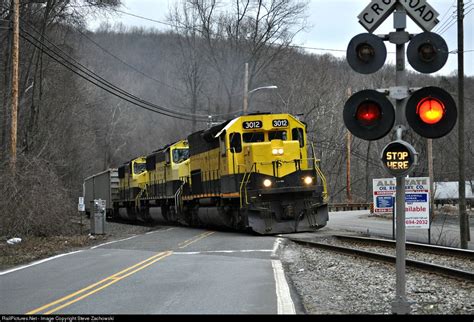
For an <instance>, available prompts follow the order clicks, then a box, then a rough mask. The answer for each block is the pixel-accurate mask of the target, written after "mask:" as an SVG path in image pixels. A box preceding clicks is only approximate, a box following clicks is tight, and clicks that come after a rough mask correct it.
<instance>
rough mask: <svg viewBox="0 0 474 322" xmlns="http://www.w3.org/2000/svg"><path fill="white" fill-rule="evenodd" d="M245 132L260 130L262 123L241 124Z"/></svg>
mask: <svg viewBox="0 0 474 322" xmlns="http://www.w3.org/2000/svg"><path fill="white" fill-rule="evenodd" d="M243 127H244V129H245V130H250V129H260V128H262V121H245V122H244V124H243Z"/></svg>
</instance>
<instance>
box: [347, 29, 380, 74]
mask: <svg viewBox="0 0 474 322" xmlns="http://www.w3.org/2000/svg"><path fill="white" fill-rule="evenodd" d="M346 58H347V62H348V63H349V65H350V66H351V68H352V69H353V70H355V71H356V72H358V73H361V74H371V73H374V72H376V71H377V70H379V69H380V68H381V67H382V66H383V64H384V63H385V59H386V58H387V48H386V47H385V44H384V43H383V40H382V39H381V38H379V37H377V36H375V35H373V34H369V33H362V34H358V35H357V36H355V37H354V38H352V39H351V41H350V42H349V45H348V46H347V51H346Z"/></svg>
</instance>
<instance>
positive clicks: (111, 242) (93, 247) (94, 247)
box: [89, 235, 140, 249]
mask: <svg viewBox="0 0 474 322" xmlns="http://www.w3.org/2000/svg"><path fill="white" fill-rule="evenodd" d="M138 236H140V235H134V236H132V237H128V238H124V239H119V240H112V241H110V242H107V243H103V244H100V245H95V246H92V247H91V248H89V249H96V248H98V247H101V246H105V245H109V244H113V243H118V242H121V241H124V240H129V239H132V238H135V237H138Z"/></svg>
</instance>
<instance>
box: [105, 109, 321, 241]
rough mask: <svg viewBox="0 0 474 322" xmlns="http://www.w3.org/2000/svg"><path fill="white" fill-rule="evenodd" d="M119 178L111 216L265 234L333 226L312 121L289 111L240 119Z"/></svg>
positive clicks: (133, 164) (131, 165) (138, 162)
mask: <svg viewBox="0 0 474 322" xmlns="http://www.w3.org/2000/svg"><path fill="white" fill-rule="evenodd" d="M309 151H311V154H310V155H308V153H309ZM118 174H119V181H120V182H119V193H118V194H117V196H118V197H117V198H116V199H115V200H112V202H111V203H110V204H111V206H112V207H113V209H112V211H111V215H112V216H120V217H122V218H127V219H133V220H134V219H139V220H143V221H148V220H151V219H152V218H153V216H152V214H153V213H161V215H162V217H163V218H164V219H165V220H167V221H170V222H175V223H181V224H184V225H190V226H216V227H227V228H232V229H238V230H253V231H255V232H257V233H259V234H276V233H291V232H300V231H312V230H316V229H319V228H321V227H324V226H325V225H326V223H327V221H328V207H327V190H326V181H325V178H324V175H323V173H322V172H321V170H320V168H319V163H318V160H317V159H316V158H315V155H314V149H313V146H312V145H311V143H309V142H308V140H307V136H306V126H305V124H304V123H302V122H301V121H299V120H298V119H297V118H296V117H294V116H292V115H290V114H269V113H260V114H249V115H244V116H240V117H236V118H234V119H232V120H229V121H226V122H224V123H222V124H219V125H217V126H214V127H211V128H209V129H207V130H202V131H198V132H195V133H192V134H191V135H189V136H188V138H187V140H182V141H178V142H176V143H173V144H170V145H167V146H165V147H163V148H162V149H159V150H157V151H154V152H153V153H151V154H150V155H148V156H146V157H140V158H137V159H134V160H132V161H130V162H128V163H127V164H125V165H123V166H122V167H120V168H119V171H118Z"/></svg>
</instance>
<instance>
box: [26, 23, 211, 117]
mask: <svg viewBox="0 0 474 322" xmlns="http://www.w3.org/2000/svg"><path fill="white" fill-rule="evenodd" d="M22 32H23V33H25V34H27V35H28V36H29V37H31V38H32V39H33V40H34V41H35V42H34V41H32V40H31V39H29V38H28V37H26V36H24V35H22V37H23V38H24V39H25V40H27V41H28V42H30V43H31V44H32V45H33V46H35V47H37V48H38V49H40V50H43V52H45V53H46V54H47V55H48V56H49V57H51V58H52V59H54V60H55V61H57V62H58V63H60V64H61V65H63V66H64V67H66V68H68V69H69V70H71V71H72V72H74V73H75V74H77V75H78V76H81V77H82V78H84V79H86V80H87V81H89V82H91V83H92V84H94V85H96V86H98V87H100V88H102V89H104V90H106V91H107V92H109V93H110V94H113V95H115V96H117V97H119V98H121V99H124V100H126V101H128V102H130V103H132V104H134V105H137V106H139V107H142V108H145V109H147V110H149V111H152V112H156V113H158V114H163V115H166V116H170V117H174V118H179V119H183V120H193V119H194V118H196V121H200V122H205V121H207V119H208V116H207V115H195V114H186V113H180V112H176V111H174V110H171V109H168V108H165V107H163V106H159V105H156V104H153V103H150V102H148V101H145V100H143V99H141V98H139V97H136V96H134V95H132V94H130V93H129V92H127V91H125V90H123V89H121V88H119V87H117V86H116V85H114V84H112V83H110V82H108V81H107V80H105V79H104V78H102V77H101V76H99V75H97V74H95V73H94V72H92V71H90V70H89V69H87V68H86V67H85V66H83V65H82V64H80V63H78V62H77V61H75V60H74V59H73V60H74V61H75V62H76V63H73V62H71V61H69V60H68V59H66V58H64V57H63V56H62V55H61V54H58V52H57V51H55V50H53V49H51V48H50V47H49V46H48V45H46V44H45V43H44V42H42V41H40V40H38V39H37V38H36V37H34V36H33V35H32V34H30V33H29V32H27V31H25V30H24V29H23V28H22ZM44 39H45V40H47V38H46V37H44ZM47 41H48V42H50V41H49V40H47ZM38 43H39V44H41V45H42V46H43V47H42V46H40V45H38ZM53 46H55V47H56V48H57V49H58V50H59V51H61V52H62V53H64V52H63V51H62V50H61V49H60V48H58V47H57V46H56V45H54V44H53ZM44 49H46V50H44ZM64 54H65V55H66V56H69V55H68V54H66V53H64ZM54 55H55V56H54ZM56 56H57V57H59V58H57V57H56ZM69 57H70V56H69ZM60 59H62V61H61V60H60ZM68 64H69V65H68ZM78 65H79V66H80V67H78ZM71 66H72V67H71ZM84 74H85V75H84ZM91 78H92V79H93V80H91ZM116 92H118V93H119V94H117V93H116ZM137 102H138V103H137ZM198 118H202V119H198Z"/></svg>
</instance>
